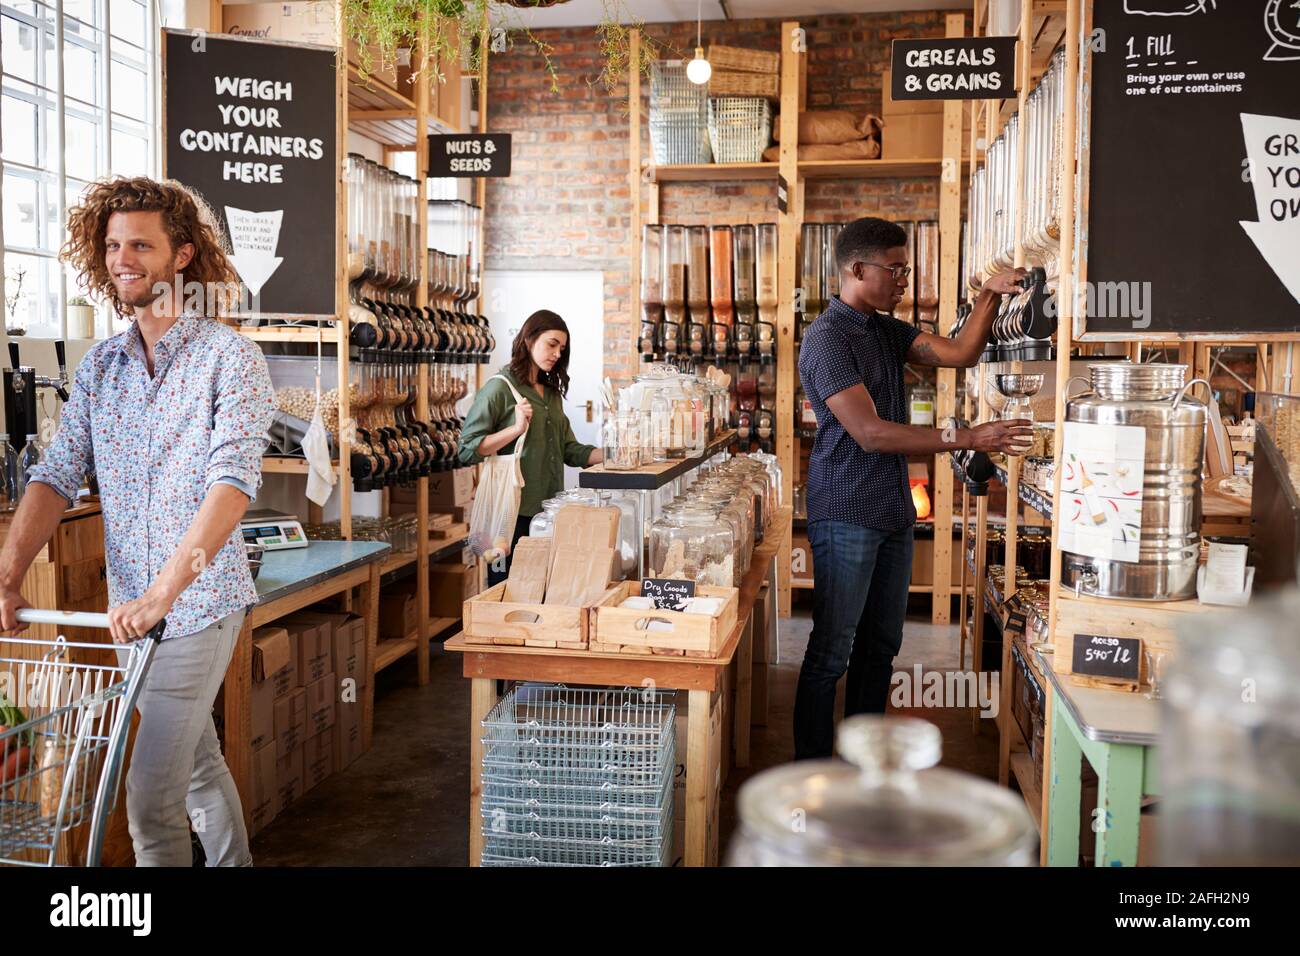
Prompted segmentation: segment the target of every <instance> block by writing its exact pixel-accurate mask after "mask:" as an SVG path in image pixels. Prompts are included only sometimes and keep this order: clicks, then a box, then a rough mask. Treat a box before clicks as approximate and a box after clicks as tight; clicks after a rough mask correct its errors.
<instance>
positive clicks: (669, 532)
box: [650, 510, 736, 587]
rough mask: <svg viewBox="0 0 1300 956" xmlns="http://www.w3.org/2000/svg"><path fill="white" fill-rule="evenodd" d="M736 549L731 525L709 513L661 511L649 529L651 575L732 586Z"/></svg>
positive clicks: (734, 576) (734, 575)
mask: <svg viewBox="0 0 1300 956" xmlns="http://www.w3.org/2000/svg"><path fill="white" fill-rule="evenodd" d="M735 552H736V542H735V539H734V538H733V536H732V531H731V526H730V525H729V524H728V523H727V522H726V521H724V520H723V519H721V518H719V517H717V516H716V515H714V514H712V513H711V512H703V511H690V512H688V511H684V510H683V511H680V512H677V513H668V514H664V515H663V516H662V517H660V518H659V519H658V520H657V521H655V523H654V524H653V525H652V526H651V528H650V566H651V569H652V573H651V576H652V577H657V578H681V579H684V580H688V581H694V582H696V583H697V584H710V585H713V586H714V587H731V586H733V584H734V582H735V580H736V572H735V565H736V557H735Z"/></svg>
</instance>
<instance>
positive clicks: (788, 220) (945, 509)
mask: <svg viewBox="0 0 1300 956" xmlns="http://www.w3.org/2000/svg"><path fill="white" fill-rule="evenodd" d="M946 28H947V33H948V35H949V36H962V35H963V34H964V32H965V17H964V16H963V15H961V14H955V15H950V16H949V17H948V18H947V22H946ZM798 30H799V24H798V22H797V21H785V22H783V23H782V24H781V31H782V33H781V35H782V36H783V37H789V36H794V35H796V34H795V31H798ZM794 46H795V45H794V44H791V43H782V44H781V47H782V54H781V79H780V89H781V104H780V115H779V117H778V120H779V122H780V123H781V124H782V126H781V129H780V137H779V142H780V158H779V161H778V162H774V163H773V162H759V163H716V164H691V165H669V166H664V165H653V164H651V165H645V166H643V165H642V164H641V159H640V157H641V126H642V115H643V114H642V109H641V81H640V77H639V75H637V74H636V73H633V74H631V75H630V77H629V84H628V106H629V109H628V113H629V116H630V117H631V130H630V134H631V135H630V137H629V140H630V148H629V168H628V181H629V186H630V192H631V199H632V222H631V227H632V236H631V240H632V241H631V265H632V268H631V287H632V289H633V290H637V289H639V288H640V262H641V226H642V224H643V223H657V222H659V221H660V220H659V215H660V208H659V191H660V188H661V186H662V185H663V184H670V183H726V182H737V181H755V180H768V181H771V182H773V184H774V185H775V184H777V183H779V182H781V181H784V183H785V186H786V197H785V199H786V209H785V211H780V210H779V209H774V210H773V212H774V216H775V218H776V221H777V231H778V252H777V260H778V268H777V286H778V289H779V290H781V292H780V296H779V304H778V310H777V323H776V325H777V328H776V335H777V339H776V375H777V387H776V396H777V399H776V401H777V405H776V443H775V447H776V454H777V458H778V459H779V461H780V463H781V469H782V473H783V478H784V483H785V487H784V489H783V491H784V497H785V500H786V501H792V500H793V496H794V482H795V477H796V473H797V471H798V469H799V464H800V455H799V444H798V441H797V439H804V438H806V437H808V436H809V435H810V432H809V431H808V430H805V429H801V428H795V423H794V392H795V363H796V361H797V358H796V355H797V353H796V350H795V340H794V333H795V311H794V301H793V295H792V290H794V289H795V288H796V287H797V286H798V270H797V255H796V252H797V249H798V243H799V233H800V228H801V227H802V225H803V222H804V185H805V182H806V181H808V180H815V179H883V178H895V179H930V178H934V179H938V180H939V181H940V249H941V251H942V255H941V288H942V289H944V290H946V291H945V292H944V293H943V299H942V301H941V303H940V316H941V322H942V323H943V324H942V325H941V330H942V331H944V332H946V331H947V330H948V328H950V327H951V323H952V321H953V317H954V316H955V313H956V309H957V300H956V289H957V282H958V275H957V270H958V256H959V246H960V236H961V207H960V203H961V182H960V177H959V176H949V177H947V178H948V179H950V180H951V182H946V181H944V180H945V177H944V170H945V162H944V160H943V159H942V158H934V159H919V160H884V159H871V160H856V161H821V160H812V161H810V160H805V161H803V162H800V161H799V159H798V151H797V150H798V114H799V111H800V109H802V108H804V106H805V105H806V96H807V82H806V73H807V54H806V53H802V52H795V51H794ZM639 49H640V33H639V31H635V30H634V31H632V36H631V55H632V57H633V61H634V62H635V58H636V56H637V55H638V52H639ZM949 114H951V115H949ZM961 118H962V104H961V103H958V102H953V103H950V104H947V105H946V108H945V140H944V154H945V155H946V156H949V157H952V163H949V164H947V165H948V167H949V168H951V167H952V165H953V164H959V163H960V162H961V157H962V148H961V141H960V132H961ZM954 123H955V125H954ZM643 198H644V199H645V200H648V202H646V203H645V205H646V206H647V207H648V208H647V210H646V211H645V212H644V213H643V212H642V205H643ZM774 198H775V191H774ZM787 290H790V291H791V294H787ZM634 294H635V292H634ZM633 339H635V336H633ZM629 349H630V350H631V352H632V365H633V367H636V366H637V364H638V363H639V361H640V355H639V352H638V350H637V349H638V345H637V343H636V342H635V341H633V342H631V343H630V345H629ZM939 382H940V387H939V399H938V412H939V414H940V415H943V414H950V413H951V409H952V404H953V403H952V394H953V391H954V389H955V382H956V378H955V372H954V371H953V370H951V369H946V370H940V371H939ZM945 402H946V406H945ZM945 407H946V408H947V409H948V411H947V412H945V411H944V409H945ZM933 474H934V487H935V502H934V513H935V514H936V515H937V516H940V517H939V519H938V520H937V521H936V522H935V546H934V547H935V555H934V567H935V576H936V577H935V582H934V584H933V586H931V585H918V586H916V587H915V588H914V589H913V590H914V591H916V592H917V593H930V594H932V595H933V610H932V615H933V620H934V622H935V623H945V624H946V623H948V621H949V617H950V609H949V595H950V594H951V590H952V589H951V580H950V574H951V572H950V565H951V560H952V558H951V555H952V550H951V549H952V525H951V521H950V519H949V517H946V516H950V515H951V513H952V474H951V469H950V468H949V467H948V465H947V463H946V461H943V462H941V461H940V460H939V459H936V460H935V464H934V468H933ZM778 568H779V569H778V582H779V583H778V586H777V596H778V606H779V609H780V613H781V614H782V615H783V616H788V615H789V613H790V603H791V592H792V590H794V589H803V588H807V587H809V586H811V582H810V581H809V580H808V579H806V578H805V579H798V580H796V579H793V578H792V575H791V573H790V544H789V542H788V541H787V544H786V546H785V547H784V548H783V549H782V551H781V553H780V554H779V555H778Z"/></svg>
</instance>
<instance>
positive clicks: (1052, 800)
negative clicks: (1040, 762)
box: [1039, 655, 1160, 866]
mask: <svg viewBox="0 0 1300 956" xmlns="http://www.w3.org/2000/svg"><path fill="white" fill-rule="evenodd" d="M1054 656H1055V655H1040V657H1039V661H1040V663H1041V665H1042V668H1043V672H1044V673H1045V674H1046V675H1047V678H1048V680H1050V681H1051V683H1052V694H1051V699H1052V714H1051V727H1052V730H1051V734H1052V740H1051V749H1050V750H1049V751H1048V753H1047V760H1048V768H1047V774H1046V777H1047V780H1048V797H1047V800H1048V811H1047V834H1046V839H1047V865H1048V866H1076V865H1077V864H1078V860H1079V836H1080V834H1079V800H1080V789H1081V783H1080V773H1081V770H1082V760H1083V757H1084V756H1085V755H1086V756H1087V758H1088V762H1089V763H1090V764H1092V768H1093V770H1095V771H1096V772H1097V809H1096V811H1094V815H1093V823H1092V830H1093V832H1094V833H1096V835H1097V836H1096V854H1097V855H1096V865H1097V866H1137V861H1138V835H1139V832H1140V828H1141V822H1142V798H1143V797H1144V796H1154V795H1157V794H1158V793H1159V792H1160V791H1159V783H1158V781H1157V779H1156V750H1155V745H1156V743H1157V741H1158V740H1159V730H1158V726H1157V719H1158V716H1159V704H1158V703H1157V702H1156V701H1153V700H1148V699H1147V698H1146V697H1145V696H1144V695H1142V694H1131V693H1126V692H1123V691H1116V690H1103V689H1100V688H1093V687H1080V686H1077V685H1075V684H1074V683H1072V682H1071V681H1070V679H1069V677H1067V676H1064V675H1060V674H1057V672H1056V671H1055V669H1054V668H1053V667H1052V657H1054Z"/></svg>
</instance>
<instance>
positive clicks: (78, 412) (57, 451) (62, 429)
mask: <svg viewBox="0 0 1300 956" xmlns="http://www.w3.org/2000/svg"><path fill="white" fill-rule="evenodd" d="M93 374H94V358H93V355H87V356H86V357H85V358H84V359H83V360H82V362H81V364H80V365H79V366H78V368H77V373H76V375H75V376H74V377H73V381H72V390H71V392H70V393H69V395H68V400H67V402H65V403H64V405H63V409H62V410H61V411H60V412H59V428H58V431H56V432H55V433H54V440H53V441H51V442H50V445H49V447H48V448H46V449H45V453H44V455H42V456H41V461H40V464H38V465H37V466H36V467H35V468H33V469H32V470H31V472H30V473H28V475H27V480H28V481H29V482H31V481H39V482H40V483H41V484H43V485H49V486H50V487H51V488H53V489H54V490H55V491H57V492H58V493H59V494H61V495H62V496H63V497H64V498H67V499H68V503H69V504H71V503H74V502H75V501H76V500H77V492H78V491H79V490H80V488H81V480H82V479H83V478H85V477H86V475H87V474H88V473H90V472H92V471H94V470H95V449H94V442H93V440H92V436H91V430H90V409H91V406H92V405H93V404H94V400H95V397H94V393H93V391H92V390H91V387H90V382H91V377H92V375H93Z"/></svg>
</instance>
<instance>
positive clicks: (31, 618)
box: [16, 607, 167, 641]
mask: <svg viewBox="0 0 1300 956" xmlns="http://www.w3.org/2000/svg"><path fill="white" fill-rule="evenodd" d="M16 617H17V618H18V620H19V621H21V622H22V623H24V624H53V625H54V626H55V627H93V628H96V629H99V630H104V631H106V630H108V615H107V614H96V613H94V612H91V611H40V610H37V609H36V608H34V607H25V608H21V609H20V610H19V611H18V613H17V615H16ZM166 626H167V619H166V618H163V619H162V620H161V621H159V622H158V623H157V624H155V625H154V626H153V627H152V628H150V629H149V633H148V634H146V635H145V637H151V638H153V639H154V640H155V641H161V640H162V636H163V630H164V629H165V628H166Z"/></svg>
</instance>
